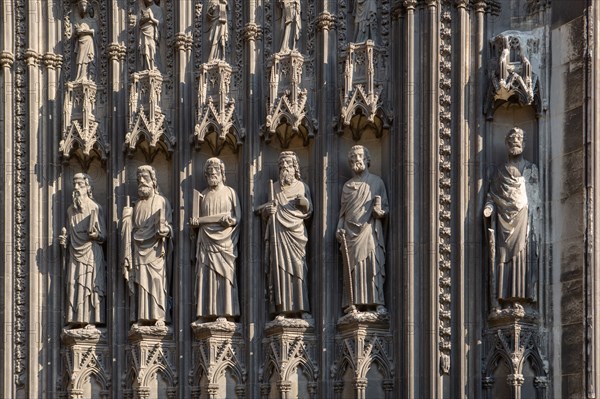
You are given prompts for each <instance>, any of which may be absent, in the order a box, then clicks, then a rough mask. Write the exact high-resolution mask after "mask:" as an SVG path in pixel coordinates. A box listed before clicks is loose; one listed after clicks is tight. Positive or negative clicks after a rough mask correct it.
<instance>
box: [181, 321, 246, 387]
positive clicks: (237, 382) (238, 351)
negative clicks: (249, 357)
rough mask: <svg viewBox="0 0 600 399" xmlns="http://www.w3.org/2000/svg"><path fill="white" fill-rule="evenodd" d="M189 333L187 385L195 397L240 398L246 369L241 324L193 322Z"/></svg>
mask: <svg viewBox="0 0 600 399" xmlns="http://www.w3.org/2000/svg"><path fill="white" fill-rule="evenodd" d="M192 330H193V331H194V342H193V343H192V352H193V353H192V363H193V369H192V371H191V373H190V378H189V383H190V385H191V386H192V392H194V393H195V394H196V395H197V396H194V397H197V398H200V397H204V396H205V395H208V397H210V398H211V399H216V398H222V397H225V396H227V393H228V392H231V391H235V392H236V395H237V397H238V398H243V397H244V396H245V388H244V387H245V385H244V384H245V383H246V369H245V361H244V360H245V358H244V354H245V349H244V346H245V345H244V339H243V337H242V335H241V325H240V324H239V323H234V322H230V321H227V320H225V319H223V318H219V319H217V321H214V322H208V323H196V322H194V323H192ZM228 374H229V375H230V376H231V377H230V376H228ZM231 388H233V389H231ZM224 389H225V390H226V391H224Z"/></svg>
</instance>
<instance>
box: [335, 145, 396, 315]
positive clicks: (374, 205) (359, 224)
mask: <svg viewBox="0 0 600 399" xmlns="http://www.w3.org/2000/svg"><path fill="white" fill-rule="evenodd" d="M370 162H371V157H370V154H369V151H368V149H367V148H365V147H363V146H361V145H356V146H354V147H352V148H351V149H350V151H349V153H348V163H349V165H350V168H351V169H352V173H353V174H354V176H353V177H352V178H351V179H350V180H348V181H347V182H346V183H345V184H344V188H343V190H342V207H341V210H340V216H339V220H338V225H337V231H336V237H337V239H338V241H339V242H340V244H341V250H342V255H343V262H344V270H343V273H344V275H345V276H346V278H345V280H346V281H347V282H345V284H344V291H345V295H344V300H343V307H344V308H345V310H346V312H355V311H358V310H360V311H369V310H376V311H377V313H379V314H386V313H387V310H386V309H385V307H384V304H385V302H384V293H383V283H384V280H385V238H384V235H383V223H382V221H383V219H384V218H385V217H386V216H387V214H388V212H389V205H388V197H387V193H386V189H385V185H384V183H383V180H381V178H380V177H379V176H376V175H374V174H372V173H370V172H369V166H370Z"/></svg>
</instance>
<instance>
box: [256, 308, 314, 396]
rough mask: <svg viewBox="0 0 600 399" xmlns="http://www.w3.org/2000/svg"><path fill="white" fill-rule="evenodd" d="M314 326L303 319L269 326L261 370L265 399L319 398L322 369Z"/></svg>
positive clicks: (260, 375) (261, 390) (261, 387)
mask: <svg viewBox="0 0 600 399" xmlns="http://www.w3.org/2000/svg"><path fill="white" fill-rule="evenodd" d="M316 346H317V341H316V337H315V333H314V327H313V325H312V323H310V322H308V321H306V320H302V319H287V318H286V319H276V320H274V321H272V322H269V323H267V325H266V327H265V338H264V339H263V352H264V354H265V360H264V363H263V366H262V367H261V369H260V371H259V377H258V380H259V383H260V395H261V398H264V399H266V398H272V397H281V398H284V399H287V398H290V399H291V398H312V399H314V398H316V397H317V380H318V378H319V367H318V365H317V363H316V361H315V359H316V350H317V348H316Z"/></svg>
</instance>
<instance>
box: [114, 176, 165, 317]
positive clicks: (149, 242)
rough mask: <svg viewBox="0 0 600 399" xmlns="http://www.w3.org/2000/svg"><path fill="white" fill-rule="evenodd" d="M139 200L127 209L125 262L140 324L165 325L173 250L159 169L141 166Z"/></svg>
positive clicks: (125, 220) (125, 214) (127, 277)
mask: <svg viewBox="0 0 600 399" xmlns="http://www.w3.org/2000/svg"><path fill="white" fill-rule="evenodd" d="M137 182H138V197H139V199H138V202H137V203H136V204H135V207H134V208H133V211H132V210H131V208H129V207H126V208H125V209H124V210H123V222H122V231H121V237H122V240H123V243H122V244H123V248H124V250H125V254H124V258H123V263H124V273H125V278H126V279H127V280H128V282H129V284H130V292H131V291H132V293H134V294H135V297H136V308H137V322H138V325H147V324H155V325H156V326H161V327H162V326H164V325H165V322H166V321H168V320H167V319H168V316H169V315H168V312H167V298H168V292H167V291H168V290H167V287H168V283H167V282H168V277H169V271H170V258H171V252H172V242H171V237H172V236H173V229H172V227H171V205H170V204H169V201H168V200H167V198H165V197H163V196H162V195H160V193H159V192H158V183H157V180H156V171H155V170H154V168H153V167H152V166H148V165H143V166H140V167H138V169H137Z"/></svg>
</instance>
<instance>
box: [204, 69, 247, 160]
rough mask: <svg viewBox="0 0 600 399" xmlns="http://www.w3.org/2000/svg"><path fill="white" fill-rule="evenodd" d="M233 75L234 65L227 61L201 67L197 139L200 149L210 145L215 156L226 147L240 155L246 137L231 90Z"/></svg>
mask: <svg viewBox="0 0 600 399" xmlns="http://www.w3.org/2000/svg"><path fill="white" fill-rule="evenodd" d="M232 74H233V69H232V67H231V65H229V64H228V63H227V62H225V61H221V60H215V61H213V62H210V63H206V64H202V65H201V66H200V79H199V85H198V110H197V115H196V118H197V119H196V127H195V128H194V136H193V140H194V143H195V145H196V149H200V147H201V146H202V145H203V144H204V143H206V144H207V145H208V146H209V148H210V150H211V152H212V154H213V155H215V156H217V155H219V154H220V153H221V150H222V149H223V148H224V147H229V148H230V150H231V151H232V152H234V153H235V152H237V151H238V148H239V146H241V145H242V140H243V138H244V136H245V132H244V130H243V129H242V127H241V126H240V123H239V121H238V118H237V112H236V109H235V100H234V99H233V98H232V97H231V95H230V91H229V88H230V84H231V79H232Z"/></svg>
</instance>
